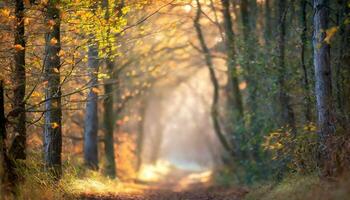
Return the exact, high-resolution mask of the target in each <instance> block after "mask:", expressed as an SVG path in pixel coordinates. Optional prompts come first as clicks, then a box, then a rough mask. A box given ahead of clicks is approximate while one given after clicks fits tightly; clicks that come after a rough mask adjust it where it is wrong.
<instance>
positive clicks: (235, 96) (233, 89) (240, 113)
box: [221, 0, 244, 124]
mask: <svg viewBox="0 0 350 200" xmlns="http://www.w3.org/2000/svg"><path fill="white" fill-rule="evenodd" d="M221 2H222V6H223V9H222V12H223V16H224V30H225V36H226V38H225V44H226V54H227V60H226V63H227V73H228V74H227V76H228V87H227V88H228V97H229V102H230V104H231V106H230V107H231V108H232V113H233V115H234V119H235V122H239V121H241V122H244V108H243V100H242V94H241V91H240V90H239V81H238V73H237V69H236V66H235V40H234V37H235V36H234V32H233V29H232V28H233V25H232V20H231V14H230V1H229V0H221ZM243 124H244V123H243Z"/></svg>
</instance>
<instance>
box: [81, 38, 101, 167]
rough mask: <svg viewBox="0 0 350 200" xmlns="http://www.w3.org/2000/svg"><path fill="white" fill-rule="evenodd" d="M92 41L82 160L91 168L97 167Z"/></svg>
mask: <svg viewBox="0 0 350 200" xmlns="http://www.w3.org/2000/svg"><path fill="white" fill-rule="evenodd" d="M93 38H94V37H93V36H92V41H91V43H90V45H89V50H88V67H89V76H90V84H89V86H90V91H89V94H88V97H87V103H86V114H85V129H84V160H85V165H86V166H87V167H88V168H90V169H93V170H97V169H98V89H97V84H98V77H97V75H98V71H99V69H98V68H99V58H98V44H97V42H95V41H93Z"/></svg>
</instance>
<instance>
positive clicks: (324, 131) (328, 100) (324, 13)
mask: <svg viewBox="0 0 350 200" xmlns="http://www.w3.org/2000/svg"><path fill="white" fill-rule="evenodd" d="M313 8H314V19H313V25H314V35H313V46H314V67H315V79H316V87H315V93H316V102H317V105H316V108H317V115H318V118H317V123H318V128H319V131H320V132H319V133H320V139H321V148H320V153H321V162H322V163H323V164H324V162H327V161H328V162H329V161H330V160H329V159H330V149H329V145H330V144H329V140H330V138H331V136H332V135H334V132H335V123H334V116H333V114H334V113H333V101H332V100H333V96H332V75H331V64H330V45H329V44H328V43H327V42H325V37H326V33H325V30H327V28H328V21H329V1H328V0H314V5H313Z"/></svg>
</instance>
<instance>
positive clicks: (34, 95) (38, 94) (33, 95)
mask: <svg viewBox="0 0 350 200" xmlns="http://www.w3.org/2000/svg"><path fill="white" fill-rule="evenodd" d="M40 96H41V95H40V93H39V92H37V91H34V92H33V93H32V97H40Z"/></svg>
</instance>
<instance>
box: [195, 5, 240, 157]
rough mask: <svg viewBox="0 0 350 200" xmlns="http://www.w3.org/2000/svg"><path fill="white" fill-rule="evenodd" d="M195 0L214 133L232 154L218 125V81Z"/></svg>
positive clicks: (231, 153) (198, 34)
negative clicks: (207, 75)
mask: <svg viewBox="0 0 350 200" xmlns="http://www.w3.org/2000/svg"><path fill="white" fill-rule="evenodd" d="M196 2H197V12H196V17H195V19H194V27H195V29H196V32H197V37H198V40H199V43H200V46H201V49H202V51H203V54H204V58H205V63H206V65H207V67H208V70H209V75H210V80H211V82H212V84H213V90H214V91H213V102H212V106H211V117H212V120H213V126H214V130H215V133H216V135H217V136H218V138H219V140H220V142H221V144H222V145H223V147H224V149H225V150H226V151H227V152H228V153H229V154H230V155H233V154H234V153H233V151H232V149H231V146H230V143H229V142H228V141H227V139H226V137H225V135H224V134H223V132H222V130H221V127H220V122H219V82H218V80H217V78H216V76H215V70H214V67H213V62H212V59H211V55H210V52H209V49H208V47H207V45H206V43H205V40H204V36H203V32H202V28H201V25H200V22H199V20H200V17H201V12H202V10H201V4H200V2H199V0H196Z"/></svg>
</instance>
